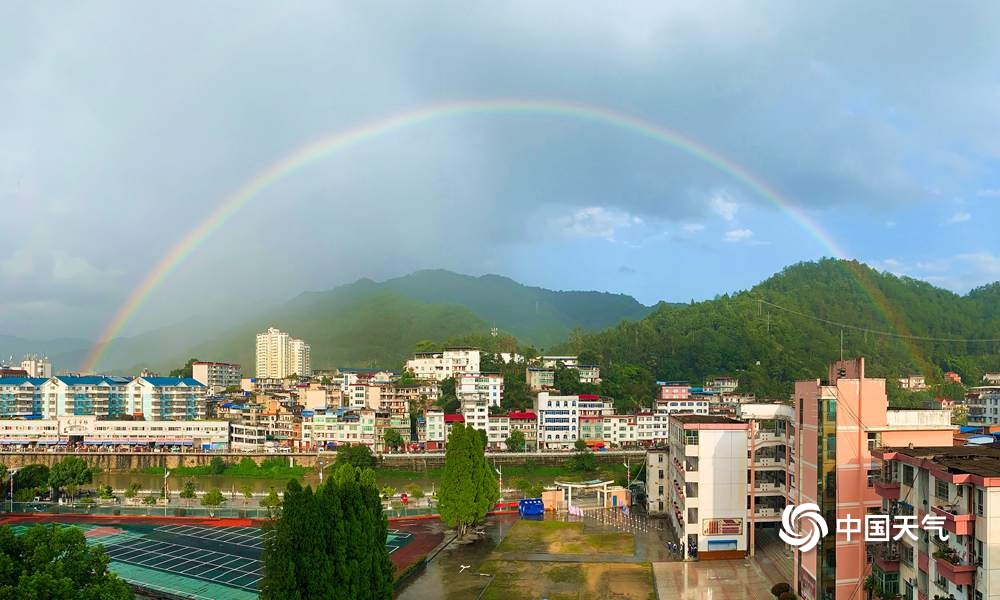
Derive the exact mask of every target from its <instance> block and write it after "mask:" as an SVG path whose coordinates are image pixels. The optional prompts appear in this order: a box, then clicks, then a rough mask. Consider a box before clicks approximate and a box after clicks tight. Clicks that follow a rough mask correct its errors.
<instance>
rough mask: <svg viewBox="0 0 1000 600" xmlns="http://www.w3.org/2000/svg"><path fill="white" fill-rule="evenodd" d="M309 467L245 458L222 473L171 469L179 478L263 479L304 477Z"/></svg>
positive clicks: (152, 471) (151, 471)
mask: <svg viewBox="0 0 1000 600" xmlns="http://www.w3.org/2000/svg"><path fill="white" fill-rule="evenodd" d="M314 470H315V469H310V468H309V467H289V466H288V459H287V458H277V457H275V458H267V459H264V460H263V461H262V462H261V464H259V465H258V464H257V463H255V462H254V460H253V459H252V458H244V459H243V460H241V461H240V462H238V463H235V464H234V463H228V464H226V466H225V469H224V470H223V471H222V473H218V472H215V471H213V467H212V465H201V466H197V467H174V468H172V469H170V474H171V475H175V476H177V477H207V476H211V475H223V476H229V477H261V478H271V479H279V478H292V477H302V476H303V475H305V474H306V473H309V472H310V471H314ZM140 473H145V474H148V475H163V467H146V468H145V469H142V470H141V471H140Z"/></svg>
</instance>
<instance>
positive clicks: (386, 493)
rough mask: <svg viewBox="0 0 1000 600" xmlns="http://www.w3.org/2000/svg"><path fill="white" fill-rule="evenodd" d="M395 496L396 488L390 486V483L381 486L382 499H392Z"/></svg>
mask: <svg viewBox="0 0 1000 600" xmlns="http://www.w3.org/2000/svg"><path fill="white" fill-rule="evenodd" d="M395 497H396V488H394V487H392V486H391V485H387V486H385V487H383V488H382V499H383V500H392V499H393V498H395Z"/></svg>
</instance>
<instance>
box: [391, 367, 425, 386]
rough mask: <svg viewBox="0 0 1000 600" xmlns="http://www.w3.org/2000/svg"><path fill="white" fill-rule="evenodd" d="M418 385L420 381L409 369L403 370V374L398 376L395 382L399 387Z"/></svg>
mask: <svg viewBox="0 0 1000 600" xmlns="http://www.w3.org/2000/svg"><path fill="white" fill-rule="evenodd" d="M418 383H420V380H419V379H417V376H416V375H415V374H414V373H413V371H411V370H409V369H403V372H402V373H400V374H399V379H397V380H396V385H398V386H401V387H413V386H415V385H417V384H418Z"/></svg>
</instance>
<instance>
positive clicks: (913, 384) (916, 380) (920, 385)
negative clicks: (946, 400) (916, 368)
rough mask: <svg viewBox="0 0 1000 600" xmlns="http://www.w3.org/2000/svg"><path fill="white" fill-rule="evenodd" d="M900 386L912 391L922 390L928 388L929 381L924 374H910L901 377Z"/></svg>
mask: <svg viewBox="0 0 1000 600" xmlns="http://www.w3.org/2000/svg"><path fill="white" fill-rule="evenodd" d="M899 387H901V388H903V389H904V390H909V391H911V392H921V391H923V390H926V389H927V381H926V380H925V379H924V376H923V375H910V376H909V377H900V378H899Z"/></svg>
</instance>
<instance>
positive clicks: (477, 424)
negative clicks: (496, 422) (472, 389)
mask: <svg viewBox="0 0 1000 600" xmlns="http://www.w3.org/2000/svg"><path fill="white" fill-rule="evenodd" d="M459 400H460V401H461V403H462V404H461V408H460V409H459V410H460V411H461V412H462V416H463V417H464V418H465V424H466V425H468V426H470V427H474V428H476V429H478V430H480V431H486V432H488V431H489V424H490V403H489V400H487V399H486V398H482V397H480V396H478V395H476V394H469V395H466V396H465V397H459Z"/></svg>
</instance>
